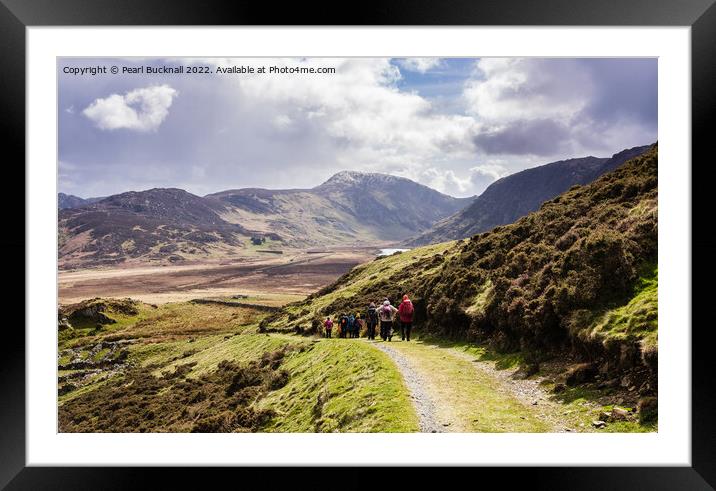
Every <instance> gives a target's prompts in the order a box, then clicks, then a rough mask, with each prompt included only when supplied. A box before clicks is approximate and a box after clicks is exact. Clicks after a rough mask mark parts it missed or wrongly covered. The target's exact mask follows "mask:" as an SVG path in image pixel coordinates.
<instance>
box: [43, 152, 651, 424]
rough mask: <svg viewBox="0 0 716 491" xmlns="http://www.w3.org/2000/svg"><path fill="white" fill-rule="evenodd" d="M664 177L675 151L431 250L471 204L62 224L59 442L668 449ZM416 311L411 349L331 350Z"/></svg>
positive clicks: (126, 216) (228, 210) (357, 177)
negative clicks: (358, 323) (166, 435)
mask: <svg viewBox="0 0 716 491" xmlns="http://www.w3.org/2000/svg"><path fill="white" fill-rule="evenodd" d="M634 152H635V153H636V151H634ZM605 161H606V160H599V159H598V161H592V160H590V161H589V162H591V163H592V164H595V163H596V164H599V165H601V164H603V163H604V162H605ZM590 165H591V164H590ZM657 168H658V147H657V146H656V145H654V146H653V147H651V148H650V149H649V150H648V151H646V152H644V153H641V154H638V155H637V156H636V157H633V158H630V159H628V160H627V161H626V162H625V163H623V164H620V165H619V166H617V167H616V168H615V169H613V170H611V171H609V172H605V173H603V174H601V175H599V177H597V178H595V179H594V180H593V181H591V182H588V183H585V184H584V185H579V186H572V187H570V188H569V189H568V190H566V191H565V192H562V193H561V194H559V195H558V196H556V197H554V198H552V199H549V200H547V201H545V202H542V203H540V205H539V208H538V209H537V210H535V211H532V212H527V214H526V215H525V216H523V217H521V218H519V217H518V218H517V219H516V220H515V221H514V222H513V223H509V224H507V225H498V226H494V227H493V228H491V229H490V230H488V231H486V232H482V233H478V234H476V235H472V236H471V237H469V238H462V237H459V238H456V240H443V241H437V242H436V243H431V244H428V245H423V246H419V247H415V248H411V249H405V248H401V247H400V245H399V244H400V241H402V240H404V239H405V238H406V237H408V235H409V232H411V231H412V232H415V231H418V232H420V231H426V230H429V229H430V227H433V226H435V224H437V223H440V220H443V218H441V217H445V216H450V214H451V213H452V212H451V211H450V210H451V209H453V208H455V207H458V208H459V207H461V206H463V205H464V204H465V203H464V202H457V201H455V198H450V197H447V196H445V195H441V194H440V193H437V192H434V191H431V190H428V191H426V190H423V189H421V188H419V187H416V186H417V185H414V184H415V183H412V184H410V183H409V182H408V183H406V182H405V180H400V179H397V180H393V179H387V178H384V177H381V176H379V175H378V176H376V175H370V174H357V173H339V174H337V175H336V176H334V178H332V179H330V180H329V181H327V183H324V184H323V185H321V186H319V187H317V188H315V189H316V190H317V191H316V190H314V191H310V192H308V191H306V190H289V191H267V190H235V191H227V192H226V193H223V194H222V195H221V196H207V197H203V198H201V197H198V196H194V195H190V194H189V193H186V192H185V191H182V190H176V189H170V190H164V189H158V190H151V191H149V192H146V193H144V192H143V193H125V194H123V195H116V196H111V197H109V198H105V199H103V200H100V201H98V202H95V203H91V204H82V205H81V206H80V207H79V208H68V209H66V210H63V211H62V212H61V214H60V225H61V230H64V233H65V235H64V237H63V239H62V240H61V241H60V270H59V272H58V295H59V308H58V326H57V338H58V355H57V356H58V360H57V363H58V411H59V431H61V432H105V431H107V432H117V431H120V432H134V431H138V432H167V431H168V432H259V431H260V432H401V433H404V432H453V431H454V432H654V431H657V430H658V411H657V406H658V400H657V397H658V380H657V367H658V319H657V312H658V306H657V300H658V297H657V291H658V265H657V215H658V195H657ZM386 183H387V185H389V188H390V189H391V190H392V191H391V192H392V193H393V194H392V195H391V198H390V199H386V198H385V197H384V196H382V195H380V193H378V195H373V194H371V193H373V192H374V191H375V189H376V187H379V186H381V185H386ZM394 186H397V188H395V187H394ZM404 186H407V189H408V191H407V192H408V194H410V193H418V192H420V193H425V194H424V195H423V196H422V197H421V198H420V199H419V200H418V201H422V203H421V205H424V206H423V208H420V207H419V206H418V204H417V203H415V202H411V201H410V200H408V199H407V198H405V199H403V198H401V196H402V195H401V194H400V193H401V192H405V188H403V187H404ZM346 189H348V190H352V191H351V193H347V192H346ZM400 189H402V190H403V191H400ZM366 190H370V193H367V191H366ZM321 193H323V194H321ZM366 194H369V195H370V196H369V197H368V198H366V197H365V196H366ZM287 195H288V196H290V199H288V200H287V199H286V196H287ZM319 196H324V197H325V196H330V203H329V204H328V205H327V204H326V203H325V202H324V201H326V200H325V199H324V200H321V199H319V200H318V201H317V200H316V198H317V197H319ZM347 196H349V197H347ZM431 199H432V200H437V202H438V204H440V203H442V205H444V206H442V208H440V209H439V211H436V210H435V207H434V206H433V205H431V204H430V200H431ZM478 199H479V198H478ZM471 202H472V203H478V201H474V202H473V201H471ZM225 203H228V204H225ZM297 203H301V204H300V205H297ZM433 204H434V203H433ZM294 205H295V206H296V207H295V208H291V207H292V206H294ZM312 206H319V207H320V208H318V209H317V208H311V207H312ZM401 206H403V207H404V208H401ZM471 206H472V205H469V207H471ZM431 207H432V208H431ZM428 208H430V209H431V210H432V213H433V214H432V215H428V211H427V210H428ZM408 209H411V210H412V212H408V211H407V210H408ZM401 210H402V211H401ZM336 213H337V214H338V215H336ZM314 214H319V215H314ZM283 215H286V216H290V217H293V218H292V219H291V220H286V221H285V222H284V223H283V224H277V222H275V221H274V220H279V219H280V217H281V216H283ZM300 215H306V216H305V217H304V218H300ZM339 215H340V217H341V219H340V220H339V219H338V218H336V217H338V216H339ZM314 216H319V217H323V218H325V217H326V216H332V217H333V218H335V220H329V221H328V222H326V223H325V224H323V223H322V224H321V225H320V226H318V227H316V226H315V224H316V223H317V222H316V220H313V219H312V217H314ZM453 216H454V215H453ZM276 217H279V218H276ZM395 217H401V220H402V221H401V222H400V223H399V224H398V225H396V226H394V227H392V228H391V227H390V225H391V224H392V223H393V222H394V221H395ZM307 218H310V219H307ZM319 221H320V220H319ZM63 227H64V228H63ZM281 227H283V228H281ZM276 230H280V233H278V232H276ZM386 230H387V231H386ZM340 231H342V232H340ZM339 232H340V233H339ZM272 234H275V235H272ZM130 240H131V241H132V244H133V246H132V247H127V241H130ZM191 250H194V251H195V252H190V251H191ZM176 257H179V258H180V259H176ZM172 258H174V259H172ZM403 294H409V296H410V297H411V299H412V302H413V305H414V321H415V329H414V333H413V339H412V340H411V341H401V340H400V339H399V335H397V334H396V335H395V336H394V338H393V340H392V341H382V340H377V341H376V340H368V339H366V336H365V334H366V333H365V331H363V332H361V337H360V338H359V339H340V338H338V339H337V338H335V337H333V338H330V339H329V338H326V337H324V336H323V335H322V334H323V330H322V329H323V322H324V321H325V319H326V318H327V317H331V318H333V319H335V320H337V319H338V318H339V317H340V316H341V315H342V314H345V313H349V312H350V313H356V312H357V313H361V314H364V313H365V311H366V309H367V307H368V305H369V304H370V303H371V302H376V303H379V304H380V303H381V302H382V301H383V299H384V298H388V299H390V300H391V301H392V302H393V303H394V304H397V303H398V302H399V301H400V299H401V298H402V296H403Z"/></svg>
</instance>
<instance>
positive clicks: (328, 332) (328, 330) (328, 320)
mask: <svg viewBox="0 0 716 491" xmlns="http://www.w3.org/2000/svg"><path fill="white" fill-rule="evenodd" d="M324 327H325V328H326V337H327V338H330V337H331V331H332V330H333V321H332V320H331V318H330V317H328V318H326V322H325V323H324Z"/></svg>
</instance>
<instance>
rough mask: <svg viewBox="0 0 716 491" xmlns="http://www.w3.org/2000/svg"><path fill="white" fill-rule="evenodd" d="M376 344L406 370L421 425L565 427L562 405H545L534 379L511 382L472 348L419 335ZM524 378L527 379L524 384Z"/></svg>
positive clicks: (438, 428)
mask: <svg viewBox="0 0 716 491" xmlns="http://www.w3.org/2000/svg"><path fill="white" fill-rule="evenodd" d="M374 345H375V346H376V347H377V348H378V349H381V350H382V351H384V352H385V353H387V354H388V355H389V356H390V357H391V358H392V359H393V361H394V362H395V364H396V365H397V367H398V369H399V370H400V372H401V373H402V375H403V378H404V380H405V383H406V385H407V386H408V388H409V389H410V391H411V394H412V399H413V402H414V404H415V407H416V410H417V413H418V415H419V416H420V427H421V431H428V432H433V431H435V432H438V431H439V432H535V433H537V432H553V431H561V428H560V427H559V426H558V425H557V424H556V423H557V421H556V411H557V410H558V409H560V408H558V407H557V405H556V403H554V404H555V407H554V408H551V407H550V410H549V411H546V409H547V404H548V401H547V397H546V393H543V392H542V389H541V388H540V387H537V385H536V383H535V382H533V381H531V380H524V381H514V383H512V382H510V381H508V380H507V379H506V378H504V377H503V376H502V375H501V374H500V375H499V376H498V374H497V373H496V372H497V371H496V370H494V369H493V370H490V369H489V368H488V365H489V364H488V363H487V362H479V363H478V362H475V360H474V359H473V358H472V357H470V355H469V354H466V353H460V352H459V351H457V350H454V349H450V348H443V347H439V346H435V345H431V344H426V343H422V342H420V341H410V342H401V341H393V342H392V343H385V342H377V343H375V344H374ZM483 365H484V366H483ZM520 382H525V384H524V387H523V386H522V385H523V384H520ZM518 387H519V388H518ZM537 391H539V392H537ZM535 401H537V403H538V404H537V405H534V404H533V403H534V402H535ZM548 414H549V416H548ZM551 416H555V417H554V418H553V417H551Z"/></svg>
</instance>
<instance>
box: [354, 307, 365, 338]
mask: <svg viewBox="0 0 716 491" xmlns="http://www.w3.org/2000/svg"><path fill="white" fill-rule="evenodd" d="M364 325H365V323H364V322H363V319H361V317H360V313H358V312H356V320H355V322H354V323H353V337H354V338H356V339H357V338H360V331H361V329H363V326H364Z"/></svg>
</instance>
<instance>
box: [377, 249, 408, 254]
mask: <svg viewBox="0 0 716 491" xmlns="http://www.w3.org/2000/svg"><path fill="white" fill-rule="evenodd" d="M409 250H410V249H381V250H380V252H379V253H378V255H379V256H390V255H392V254H395V253H396V252H405V251H409Z"/></svg>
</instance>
